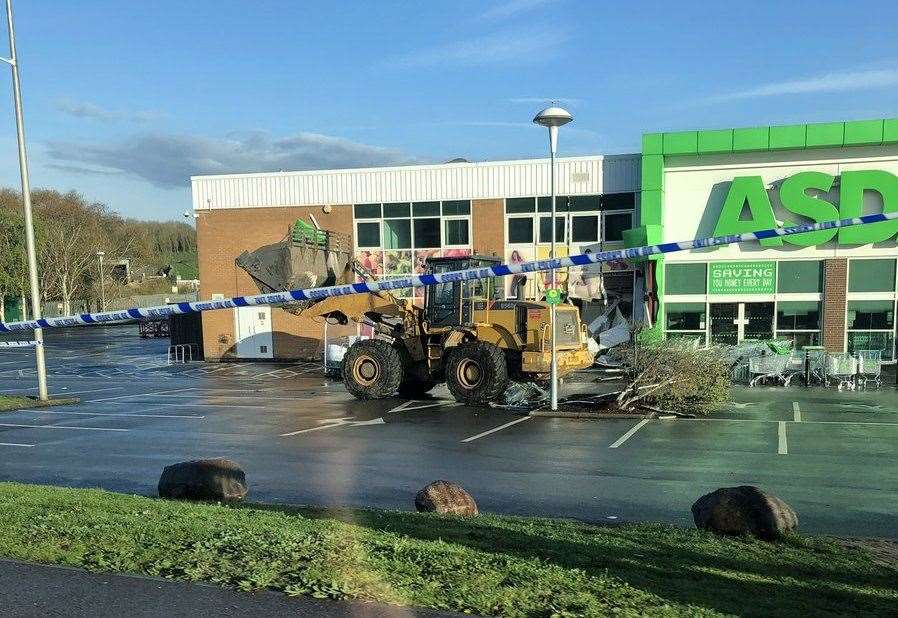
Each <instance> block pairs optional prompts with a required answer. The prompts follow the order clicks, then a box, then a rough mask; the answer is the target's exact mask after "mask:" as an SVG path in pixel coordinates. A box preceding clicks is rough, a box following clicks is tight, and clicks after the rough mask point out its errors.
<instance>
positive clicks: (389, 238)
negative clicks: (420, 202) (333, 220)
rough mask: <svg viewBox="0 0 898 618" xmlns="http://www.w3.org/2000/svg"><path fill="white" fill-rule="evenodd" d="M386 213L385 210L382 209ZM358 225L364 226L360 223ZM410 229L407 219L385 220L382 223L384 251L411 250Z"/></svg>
mask: <svg viewBox="0 0 898 618" xmlns="http://www.w3.org/2000/svg"><path fill="white" fill-rule="evenodd" d="M384 212H386V208H384ZM359 225H364V224H362V223H360V224H359ZM359 246H360V247H361V246H371V245H361V244H360V245H359ZM411 248H412V228H411V225H410V221H409V220H408V219H387V220H386V221H384V249H411Z"/></svg>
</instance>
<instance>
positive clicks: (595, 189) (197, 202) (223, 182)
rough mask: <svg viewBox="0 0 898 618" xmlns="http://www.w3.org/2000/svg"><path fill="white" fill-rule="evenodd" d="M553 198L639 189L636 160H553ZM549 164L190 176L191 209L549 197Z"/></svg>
mask: <svg viewBox="0 0 898 618" xmlns="http://www.w3.org/2000/svg"><path fill="white" fill-rule="evenodd" d="M557 163H558V186H557V193H558V195H591V194H598V193H622V192H628V191H638V190H639V163H640V156H639V155H613V156H605V157H603V156H594V157H573V158H559V159H558V160H557ZM549 180H550V178H549V160H548V159H529V160H522V161H495V162H488V163H448V164H444V165H420V166H405V167H384V168H366V169H353V170H323V171H310V172H279V173H273V174H239V175H230V176H195V177H193V178H191V185H192V192H193V207H194V209H195V210H203V209H210V208H211V209H218V208H265V207H277V206H317V205H325V204H365V203H369V202H415V201H428V200H452V199H490V198H504V197H529V196H539V195H548V194H549V192H550V187H549Z"/></svg>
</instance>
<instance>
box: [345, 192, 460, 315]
mask: <svg viewBox="0 0 898 618" xmlns="http://www.w3.org/2000/svg"><path fill="white" fill-rule="evenodd" d="M353 214H354V216H355V232H356V233H355V247H356V254H355V258H356V260H357V261H358V262H359V263H360V264H362V265H363V266H364V267H365V268H366V269H367V270H369V271H370V272H371V273H372V274H373V275H375V276H379V277H384V278H386V279H389V278H391V277H398V276H402V275H409V274H421V273H423V272H424V270H425V268H426V263H427V259H428V258H432V257H440V256H447V255H448V256H462V255H469V254H470V253H471V248H470V246H471V201H470V200H447V201H445V202H438V201H431V202H390V203H385V204H356V205H354V206H353ZM394 293H395V294H397V295H398V296H406V297H412V296H414V298H415V299H423V289H414V290H413V289H405V290H394Z"/></svg>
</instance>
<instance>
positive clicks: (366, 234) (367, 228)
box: [356, 221, 380, 248]
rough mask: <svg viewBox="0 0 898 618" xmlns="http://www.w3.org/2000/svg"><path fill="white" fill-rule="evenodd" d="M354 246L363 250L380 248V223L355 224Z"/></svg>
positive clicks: (365, 222)
mask: <svg viewBox="0 0 898 618" xmlns="http://www.w3.org/2000/svg"><path fill="white" fill-rule="evenodd" d="M356 245H357V246H359V247H365V248H368V247H380V223H379V222H378V223H370V222H367V221H364V222H362V221H360V222H358V223H356Z"/></svg>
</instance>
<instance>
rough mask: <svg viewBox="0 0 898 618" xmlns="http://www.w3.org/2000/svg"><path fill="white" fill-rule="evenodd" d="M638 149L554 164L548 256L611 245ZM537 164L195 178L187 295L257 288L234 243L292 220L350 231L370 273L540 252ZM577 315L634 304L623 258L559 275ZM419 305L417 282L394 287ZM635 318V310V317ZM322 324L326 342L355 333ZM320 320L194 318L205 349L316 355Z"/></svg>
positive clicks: (625, 223) (535, 282)
mask: <svg viewBox="0 0 898 618" xmlns="http://www.w3.org/2000/svg"><path fill="white" fill-rule="evenodd" d="M639 162H640V157H639V155H616V156H605V157H603V156H590V157H574V158H561V159H559V160H558V162H557V163H558V177H557V180H558V183H557V193H558V195H559V196H561V197H559V198H558V203H557V214H558V217H557V221H556V223H555V233H556V241H557V242H558V243H559V244H558V249H557V250H558V253H559V254H562V255H566V254H567V253H568V252H571V253H579V252H581V251H583V250H584V249H585V248H587V247H591V248H620V247H623V246H624V242H623V234H624V231H625V230H627V229H629V228H632V227H633V226H635V225H636V224H637V222H638V214H637V212H636V202H637V193H638V191H639V172H640V170H639ZM549 180H550V177H549V162H548V160H546V159H532V160H521V161H497V162H484V163H465V162H461V163H447V164H443V165H421V166H403V167H389V168H371V169H348V170H326V171H310V172H280V173H272V174H240V175H228V176H198V177H194V178H192V179H191V182H192V193H193V207H194V212H195V214H196V217H197V244H198V258H199V271H200V298H201V299H215V298H225V297H232V296H237V295H244V294H255V293H258V288H257V287H256V286H255V284H254V283H253V281H252V279H251V278H250V277H249V276H248V275H247V274H246V273H245V272H243V271H242V270H241V269H240V268H238V267H237V266H236V265H235V259H236V258H237V257H238V256H239V255H240V254H241V253H242V252H244V251H255V250H257V249H259V248H260V247H262V246H264V245H268V244H271V243H275V242H278V241H280V240H282V239H284V238H285V237H286V236H287V235H288V234H289V233H290V229H291V228H292V226H293V225H294V224H295V222H296V221H297V220H303V221H305V222H306V223H308V222H310V221H311V219H312V217H314V219H315V221H316V222H317V224H318V225H320V227H321V228H323V229H327V230H332V231H335V232H339V233H342V234H347V235H350V236H351V238H352V244H353V248H354V254H355V258H356V259H357V260H358V261H359V262H360V263H361V264H362V265H364V266H365V267H366V268H367V269H368V270H370V271H371V272H372V273H374V274H375V275H377V276H378V277H383V278H389V277H396V276H401V275H404V274H409V273H412V272H421V271H422V269H423V266H424V261H425V260H426V258H427V257H428V256H440V255H442V256H451V255H467V254H470V253H477V254H482V255H495V256H497V257H498V258H500V259H503V260H508V261H512V262H514V261H522V260H530V259H535V258H536V257H546V256H548V255H549V243H550V242H551V234H552V222H551V215H550V214H549V213H550V211H551V203H550V200H549V199H548V198H547V197H546V196H547V195H548V194H549V192H550V182H549ZM570 276H571V282H570V284H571V285H570V288H571V291H572V294H573V295H574V296H575V297H577V298H578V300H577V302H578V303H580V304H581V305H582V307H583V313H584V316H585V317H586V318H587V319H589V317H590V316H591V315H597V314H599V313H601V312H602V311H603V310H604V308H605V307H606V306H607V304H606V302H607V300H608V299H609V298H612V297H613V298H614V299H616V302H617V303H618V305H619V306H620V307H621V308H622V309H623V310H625V311H627V312H628V317H630V313H632V312H633V311H634V310H635V311H641V306H642V304H641V301H640V302H637V303H635V305H636V307H635V309H634V302H633V298H634V296H635V297H638V298H641V297H642V292H641V291H636V292H634V288H635V287H638V285H639V282H638V281H637V277H638V271H637V269H636V267H635V266H633V265H629V264H624V263H620V264H612V265H606V266H604V267H603V268H601V269H597V270H596V271H595V272H593V271H590V272H586V273H584V272H577V271H574V272H572V273H571V275H570ZM507 279H509V280H508V281H506V290H505V291H506V293H507V294H508V295H515V296H517V295H518V294H521V295H523V296H524V297H525V298H534V297H537V296H539V295H540V294H541V293H542V290H543V289H544V281H543V280H542V275H536V274H532V275H530V276H529V278H528V279H526V280H523V279H518V280H512V278H510V277H509V278H507ZM401 294H404V295H405V296H407V297H413V298H414V299H416V301H418V302H420V300H421V298H422V293H421V290H406V291H404V292H401ZM637 317H638V316H637ZM355 332H356V330H355V328H351V327H345V328H344V327H330V329H329V332H328V337H337V336H340V335H347V334H355ZM322 337H323V324H321V323H318V322H315V321H312V320H309V319H305V318H298V317H296V316H294V315H292V314H290V313H287V312H286V311H284V310H282V309H279V308H268V307H242V308H237V309H234V310H221V311H213V312H210V313H209V314H207V315H206V316H204V319H203V340H204V347H205V353H206V358H207V359H210V360H215V359H230V358H273V359H302V358H318V357H320V356H319V355H320V354H321V349H322Z"/></svg>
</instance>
